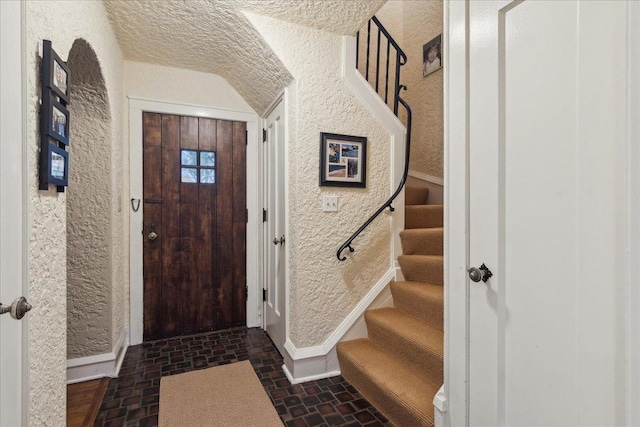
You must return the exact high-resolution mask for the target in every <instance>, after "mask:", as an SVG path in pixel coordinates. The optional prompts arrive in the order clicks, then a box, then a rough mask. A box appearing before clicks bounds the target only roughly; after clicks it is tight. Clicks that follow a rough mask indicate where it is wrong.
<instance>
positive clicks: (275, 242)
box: [273, 237, 280, 245]
mask: <svg viewBox="0 0 640 427" xmlns="http://www.w3.org/2000/svg"><path fill="white" fill-rule="evenodd" d="M278 243H280V240H278V238H277V237H274V238H273V244H274V245H277V244H278Z"/></svg>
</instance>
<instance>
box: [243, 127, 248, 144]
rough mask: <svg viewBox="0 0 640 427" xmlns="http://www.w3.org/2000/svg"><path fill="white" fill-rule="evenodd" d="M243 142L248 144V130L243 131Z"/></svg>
mask: <svg viewBox="0 0 640 427" xmlns="http://www.w3.org/2000/svg"><path fill="white" fill-rule="evenodd" d="M244 144H245V145H249V131H248V130H247V131H245V132H244Z"/></svg>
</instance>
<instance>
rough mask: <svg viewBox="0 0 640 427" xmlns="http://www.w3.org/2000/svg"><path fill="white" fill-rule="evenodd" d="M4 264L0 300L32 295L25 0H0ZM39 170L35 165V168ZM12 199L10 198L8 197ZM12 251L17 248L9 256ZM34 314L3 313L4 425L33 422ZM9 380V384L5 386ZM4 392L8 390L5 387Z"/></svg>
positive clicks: (0, 259)
mask: <svg viewBox="0 0 640 427" xmlns="http://www.w3.org/2000/svg"><path fill="white" fill-rule="evenodd" d="M0 10H1V12H0V22H1V25H0V26H1V27H2V37H1V38H0V42H1V47H0V70H1V71H2V73H1V75H2V81H1V82H0V88H1V89H0V92H1V93H2V100H1V105H0V132H1V134H2V137H1V140H2V152H1V153H0V175H1V176H0V178H1V179H0V193H1V195H0V198H1V200H2V204H1V206H0V220H1V224H0V233H2V240H1V242H0V243H1V245H0V263H1V264H2V265H1V267H0V269H1V270H2V278H1V280H2V289H0V291H1V294H0V301H1V302H2V303H3V304H4V305H10V304H11V302H12V301H13V300H14V299H16V298H18V297H19V296H25V297H28V287H29V286H28V283H29V281H28V259H29V258H28V245H27V244H26V242H28V241H29V238H28V234H27V233H28V230H29V227H28V225H29V221H28V215H27V212H28V208H27V207H28V203H27V195H28V191H27V183H28V182H29V180H28V179H27V175H26V173H27V169H28V168H27V159H28V152H27V141H26V135H27V131H26V121H25V117H26V102H25V100H26V93H27V91H26V75H25V74H24V73H23V70H26V66H25V64H26V49H25V45H24V43H25V39H26V37H25V31H26V24H25V18H26V13H25V3H24V2H18V1H6V2H5V1H3V2H1V3H0ZM32 173H36V171H32ZM7 201H9V203H7ZM8 254H13V255H12V256H9V255H8ZM29 317H30V314H28V315H27V316H25V317H24V318H23V319H22V320H20V321H18V320H15V319H12V318H11V317H10V315H9V314H8V313H7V314H4V315H3V316H2V319H1V320H0V325H1V326H0V337H1V338H0V339H2V345H3V346H7V348H5V350H7V349H8V350H12V351H9V352H3V353H2V354H0V359H1V360H0V362H1V363H2V365H3V366H5V369H7V368H8V369H9V370H10V371H11V372H10V376H9V377H7V376H6V374H7V372H6V371H5V372H2V378H0V381H2V383H3V389H2V390H1V392H2V393H1V394H0V414H2V418H1V419H0V426H14V425H28V424H29V377H28V367H29V361H28V355H29V339H28V330H29V327H28V322H29ZM7 385H8V386H9V387H8V388H7ZM7 391H8V393H6V394H5V392H7Z"/></svg>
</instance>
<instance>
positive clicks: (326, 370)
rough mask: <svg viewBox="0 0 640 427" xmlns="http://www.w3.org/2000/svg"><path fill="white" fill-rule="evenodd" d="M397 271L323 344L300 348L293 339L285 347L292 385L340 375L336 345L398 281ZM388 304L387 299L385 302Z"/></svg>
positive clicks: (388, 272) (350, 314) (389, 273)
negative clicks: (394, 281)
mask: <svg viewBox="0 0 640 427" xmlns="http://www.w3.org/2000/svg"><path fill="white" fill-rule="evenodd" d="M395 276H396V269H395V268H390V269H389V270H388V271H387V272H386V273H385V274H384V275H383V276H382V278H381V279H380V280H378V283H376V284H375V286H374V287H373V288H371V290H369V292H368V293H367V295H365V297H364V298H363V299H362V300H361V301H360V302H359V303H358V304H357V305H356V306H355V307H354V308H353V310H351V313H349V315H348V316H347V317H346V318H345V319H344V320H343V321H342V323H340V325H338V327H337V328H336V329H335V331H333V333H332V334H331V335H330V336H329V338H327V339H326V340H325V342H324V343H323V344H322V345H317V346H313V347H304V348H297V347H296V346H295V345H294V344H293V343H292V342H291V341H289V339H287V340H286V342H285V344H284V349H285V354H284V355H283V356H284V362H285V367H284V368H283V369H284V372H285V374H286V375H287V378H289V381H291V383H292V384H298V383H301V382H305V381H311V380H313V379H320V378H328V377H333V376H336V375H339V374H340V367H339V365H338V357H337V354H336V349H335V347H336V345H337V344H338V342H340V340H341V339H342V337H344V336H345V334H347V332H349V330H350V329H351V327H352V326H353V325H354V324H355V323H356V322H358V321H359V320H360V319H361V318H362V317H363V316H364V312H365V310H367V308H369V306H371V304H372V303H373V302H374V300H375V299H376V297H377V296H378V295H379V294H380V293H381V292H382V291H383V290H384V289H385V288H386V287H387V285H388V284H389V282H391V281H392V280H394V279H395ZM385 301H386V299H385Z"/></svg>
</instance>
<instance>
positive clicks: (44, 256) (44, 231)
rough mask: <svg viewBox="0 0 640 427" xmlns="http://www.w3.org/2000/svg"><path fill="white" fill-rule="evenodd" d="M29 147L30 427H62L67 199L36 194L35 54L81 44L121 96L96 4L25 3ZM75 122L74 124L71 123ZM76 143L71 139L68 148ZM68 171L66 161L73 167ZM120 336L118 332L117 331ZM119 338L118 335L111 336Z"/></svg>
mask: <svg viewBox="0 0 640 427" xmlns="http://www.w3.org/2000/svg"><path fill="white" fill-rule="evenodd" d="M26 25H27V38H26V49H27V75H26V78H27V140H28V141H29V146H28V151H27V155H28V176H29V181H28V183H27V184H28V209H29V222H30V239H29V258H28V259H29V299H30V302H31V303H32V304H33V310H32V312H31V313H30V314H29V394H30V396H29V402H30V407H29V416H30V425H31V426H45V425H46V426H60V425H65V418H66V413H65V406H66V405H65V402H66V387H65V386H66V359H67V357H66V356H67V348H66V343H67V339H66V336H67V330H66V329H67V324H66V315H67V314H66V310H67V303H66V302H67V292H66V291H67V285H66V260H67V257H66V193H62V194H60V193H56V191H55V188H54V187H52V188H51V189H50V190H49V191H38V178H37V171H38V167H37V161H38V149H39V135H38V127H39V126H38V124H39V102H38V101H39V98H40V82H39V76H40V62H41V61H40V56H41V54H40V52H41V50H42V39H49V40H51V41H52V42H53V48H54V49H55V50H56V51H57V52H58V54H59V55H60V56H61V57H62V59H66V58H67V57H68V54H69V51H70V49H71V47H72V45H73V43H74V41H75V40H76V39H79V38H82V39H84V40H86V41H87V42H88V43H89V44H90V45H91V46H92V48H93V49H94V50H95V52H96V54H97V57H98V59H99V60H100V63H101V66H102V72H103V75H104V78H105V83H106V87H107V92H108V96H109V99H112V100H113V99H120V98H121V97H122V84H121V74H122V55H121V52H120V49H119V47H118V45H117V42H116V39H115V36H114V34H113V32H112V30H111V27H110V25H109V21H108V19H107V16H106V13H105V11H104V7H103V5H102V3H101V2H93V1H92V2H89V1H82V2H80V1H67V2H63V1H56V2H35V1H32V2H27V3H26ZM110 110H111V111H110V114H111V124H112V126H111V129H110V137H111V144H114V145H118V150H113V152H114V153H115V152H116V151H121V148H120V147H119V144H120V143H121V141H122V138H121V136H122V135H121V129H122V122H121V118H122V116H121V111H120V110H121V109H120V104H119V103H111V105H110ZM71 120H73V117H72V118H71ZM73 143H74V136H73V135H71V144H73ZM120 160H121V154H114V156H113V158H112V162H113V164H114V167H113V173H112V182H113V183H114V184H116V185H113V186H112V188H113V192H112V194H111V197H112V201H113V202H112V215H113V214H114V213H117V212H118V211H119V210H121V207H122V205H121V204H120V200H121V196H122V195H121V187H122V185H121V184H120V182H119V180H120V179H121V177H122V168H121V163H118V162H119V161H120ZM73 167H74V163H73V159H71V168H73ZM121 228H122V218H121V217H118V216H116V218H114V219H113V220H112V223H111V230H110V233H111V234H112V236H114V238H113V246H112V252H113V254H115V255H113V254H112V255H111V257H112V258H114V259H113V262H112V266H113V267H112V276H115V277H116V279H117V280H112V283H113V287H114V289H113V292H112V300H113V301H117V302H120V301H121V300H124V298H123V297H124V289H123V286H122V271H123V268H122V265H123V262H124V260H123V259H122V255H121V254H122V252H118V251H122V250H123V244H122V230H121ZM123 310H124V306H122V308H114V310H113V318H116V319H115V321H114V320H113V318H112V325H113V326H112V329H113V331H112V333H113V334H115V333H117V334H119V333H120V331H121V330H122V328H124V325H125V323H124V322H125V319H124V313H123ZM118 329H120V331H117V330H118ZM116 331H117V332H116Z"/></svg>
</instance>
